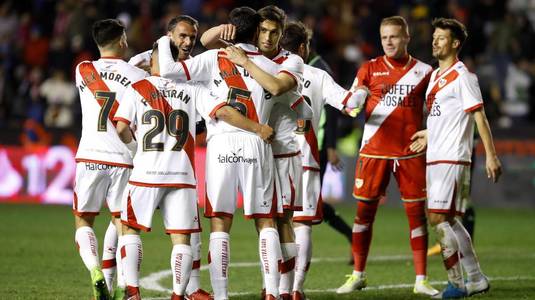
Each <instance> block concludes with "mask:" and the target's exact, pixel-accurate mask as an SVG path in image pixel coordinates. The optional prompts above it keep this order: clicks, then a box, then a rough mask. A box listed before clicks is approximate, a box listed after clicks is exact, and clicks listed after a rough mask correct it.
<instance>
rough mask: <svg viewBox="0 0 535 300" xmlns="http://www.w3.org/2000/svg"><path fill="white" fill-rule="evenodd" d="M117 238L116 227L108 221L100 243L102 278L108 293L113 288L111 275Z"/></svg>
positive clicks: (112, 275) (114, 262)
mask: <svg viewBox="0 0 535 300" xmlns="http://www.w3.org/2000/svg"><path fill="white" fill-rule="evenodd" d="M117 240H118V239H117V229H116V228H115V225H114V224H113V222H110V224H109V225H108V229H107V230H106V234H105V235H104V244H103V245H102V273H103V274H104V279H105V280H106V285H107V286H108V290H109V291H110V293H111V291H112V289H113V277H114V276H115V270H116V268H117V267H116V266H117V263H116V261H115V255H116V253H117Z"/></svg>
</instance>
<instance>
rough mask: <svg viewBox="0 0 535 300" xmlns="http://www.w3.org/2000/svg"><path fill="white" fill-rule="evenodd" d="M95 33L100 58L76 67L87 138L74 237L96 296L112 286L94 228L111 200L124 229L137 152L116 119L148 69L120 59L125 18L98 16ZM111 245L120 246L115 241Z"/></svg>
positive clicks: (79, 167) (81, 149)
mask: <svg viewBox="0 0 535 300" xmlns="http://www.w3.org/2000/svg"><path fill="white" fill-rule="evenodd" d="M92 35H93V39H94V41H95V43H96V44H97V46H98V49H99V52H100V59H99V60H96V61H92V62H89V61H84V62H81V63H80V64H79V65H78V66H77V67H76V86H77V88H78V90H79V92H80V100H81V106H82V137H81V139H80V144H79V146H78V151H77V152H76V162H77V164H76V178H75V185H74V203H73V212H74V215H75V226H76V234H75V240H76V244H77V246H78V249H79V252H80V256H81V258H82V260H83V262H84V264H85V266H86V267H87V269H88V270H89V271H90V272H91V280H92V284H93V294H94V296H95V298H96V299H108V298H109V290H108V288H110V289H111V286H109V287H107V284H106V282H105V281H106V280H105V278H104V274H103V273H102V269H101V267H100V265H99V258H98V244H97V238H96V236H95V233H94V231H93V228H92V227H93V222H94V220H95V216H96V215H98V214H99V211H100V208H101V207H102V203H103V201H104V200H106V202H107V204H108V208H109V209H110V212H111V214H112V216H113V222H114V224H115V226H117V227H118V229H117V231H119V232H120V226H121V225H120V219H119V216H120V204H121V197H122V193H123V190H124V188H125V186H126V183H127V181H128V178H129V176H130V169H131V168H132V155H131V153H130V152H129V150H128V147H127V146H131V145H127V146H125V145H124V144H123V143H122V142H121V141H120V140H119V136H118V135H117V131H116V129H115V122H112V119H113V117H114V115H115V112H116V111H117V107H118V105H119V102H120V101H121V100H122V99H123V93H124V91H125V90H126V88H127V87H128V86H130V84H131V83H133V82H136V81H138V80H139V79H142V78H144V77H145V76H146V72H144V71H143V70H141V69H138V68H136V67H134V66H132V65H129V64H127V63H126V62H125V61H123V60H122V59H121V57H123V56H124V54H125V51H126V49H127V47H128V43H127V40H126V34H125V27H124V25H123V24H122V23H121V22H120V21H117V20H113V19H106V20H100V21H97V22H95V23H94V24H93V27H92ZM111 246H112V247H116V245H115V244H113V245H111ZM112 258H113V256H112ZM104 264H105V263H104ZM110 283H111V282H110Z"/></svg>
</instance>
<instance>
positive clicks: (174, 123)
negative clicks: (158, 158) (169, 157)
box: [141, 109, 189, 151]
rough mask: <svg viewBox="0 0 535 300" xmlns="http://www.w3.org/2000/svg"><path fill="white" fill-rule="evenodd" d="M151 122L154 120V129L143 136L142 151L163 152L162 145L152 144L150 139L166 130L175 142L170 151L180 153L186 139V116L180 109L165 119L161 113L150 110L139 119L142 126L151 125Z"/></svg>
mask: <svg viewBox="0 0 535 300" xmlns="http://www.w3.org/2000/svg"><path fill="white" fill-rule="evenodd" d="M152 120H155V123H154V127H152V128H151V129H150V130H149V131H147V133H145V135H144V136H143V151H164V143H162V142H153V141H152V139H154V137H155V136H157V135H158V134H160V133H161V132H162V131H163V130H164V129H165V128H167V133H169V135H170V136H172V137H175V138H176V140H177V141H176V143H175V145H174V146H173V148H172V149H171V151H181V150H182V148H183V147H184V144H185V143H186V140H187V139H188V133H189V117H188V114H187V113H186V112H185V111H183V110H181V109H176V110H172V111H171V112H170V113H169V115H168V116H167V118H166V117H165V116H164V114H163V113H162V112H161V111H159V110H155V109H151V110H149V111H146V112H145V113H144V114H143V116H142V118H141V122H142V123H143V124H152Z"/></svg>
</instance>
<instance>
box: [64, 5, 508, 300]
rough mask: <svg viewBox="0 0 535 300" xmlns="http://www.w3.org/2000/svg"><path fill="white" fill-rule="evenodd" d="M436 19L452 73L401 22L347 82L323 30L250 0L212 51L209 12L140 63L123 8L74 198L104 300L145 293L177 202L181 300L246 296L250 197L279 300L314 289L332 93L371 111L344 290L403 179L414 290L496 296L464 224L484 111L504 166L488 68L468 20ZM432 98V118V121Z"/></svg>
mask: <svg viewBox="0 0 535 300" xmlns="http://www.w3.org/2000/svg"><path fill="white" fill-rule="evenodd" d="M433 26H434V27H435V33H434V35H433V55H434V56H435V57H436V58H437V59H438V60H439V68H438V69H437V70H436V71H435V72H432V69H431V67H430V66H429V65H427V64H425V63H423V62H420V61H418V60H417V59H415V58H413V57H411V56H410V55H409V54H408V53H407V44H408V42H409V33H408V27H407V24H406V22H405V20H404V19H403V18H401V17H399V16H395V17H390V18H386V19H383V21H382V23H381V27H380V34H381V41H382V45H383V50H384V51H385V55H384V56H381V57H378V58H376V59H373V60H371V61H369V62H366V63H365V64H364V65H363V66H362V67H361V68H360V70H359V71H358V74H357V77H356V79H355V82H354V84H353V86H352V87H351V90H346V89H344V88H342V87H340V86H339V85H338V84H337V83H336V82H335V81H334V80H333V79H332V77H331V76H330V75H329V74H328V73H327V72H325V71H323V70H320V69H317V68H314V67H311V66H309V65H306V64H305V63H304V61H307V57H308V55H309V46H310V38H311V36H310V33H309V30H308V29H307V28H306V27H305V26H304V25H303V24H302V23H301V22H287V21H286V15H285V13H284V11H282V10H281V9H280V8H278V7H276V6H266V7H264V8H262V9H260V10H258V11H255V10H253V9H251V8H249V7H239V8H235V9H233V10H232V11H231V12H230V14H229V21H228V24H222V25H220V26H216V27H213V28H211V29H209V30H207V31H206V32H204V33H203V35H202V37H201V42H202V44H203V45H204V46H205V47H206V48H208V49H212V50H207V51H205V52H203V53H201V54H199V55H196V56H195V57H192V56H191V52H192V49H193V47H194V45H195V42H196V39H197V34H198V27H199V26H198V23H197V21H196V20H195V19H193V18H191V17H189V16H185V15H182V16H178V17H175V18H173V19H172V20H171V21H170V22H169V24H168V28H167V29H168V32H167V34H166V35H164V36H162V37H161V38H159V39H158V40H157V41H156V42H155V43H154V45H153V48H152V50H149V51H146V52H143V53H141V54H138V55H136V56H134V57H132V58H131V59H130V61H129V62H128V63H127V62H125V61H124V60H122V58H123V57H124V55H125V53H126V49H127V47H128V44H127V39H126V34H125V27H124V26H123V25H122V24H121V22H120V21H118V20H114V19H106V20H100V21H97V22H96V23H95V24H94V25H93V29H92V31H93V32H92V33H93V38H94V40H95V42H96V44H97V45H98V48H99V51H100V59H98V60H96V61H84V62H82V63H80V64H79V65H78V66H77V68H76V85H77V88H78V90H79V93H80V100H81V107H82V114H83V119H82V137H81V140H80V144H79V148H78V151H77V154H76V162H77V167H76V178H75V187H74V203H73V212H74V215H75V224H76V233H75V240H76V244H77V246H78V248H79V253H80V256H81V258H82V260H83V262H84V264H85V266H86V267H87V269H88V270H89V271H90V274H91V280H92V286H93V293H94V296H95V298H96V299H131V300H135V299H141V295H140V289H139V274H140V266H141V261H142V257H143V247H142V242H141V238H140V231H150V230H151V224H152V216H153V214H154V212H155V210H156V208H159V209H160V211H161V215H162V217H163V221H164V226H165V230H166V233H167V234H169V236H170V237H171V241H172V245H173V247H172V251H171V258H170V266H171V270H172V281H173V294H172V296H171V299H217V300H219V299H228V280H229V272H228V271H229V263H230V257H231V255H230V236H229V234H230V230H231V226H232V220H233V216H234V212H235V210H236V207H237V198H238V197H237V196H238V195H237V193H238V191H239V192H241V193H242V195H243V210H244V216H245V218H248V219H254V224H255V227H256V230H257V232H258V252H259V258H260V266H261V271H262V278H263V289H262V298H263V299H296V300H297V299H305V296H304V292H303V284H304V281H305V277H306V274H307V271H308V268H309V266H310V261H311V257H312V242H311V229H312V225H314V224H319V223H321V221H322V199H321V193H320V191H321V185H320V155H319V150H318V137H317V133H318V127H319V123H320V116H321V113H322V109H323V106H324V105H326V104H328V105H330V106H332V107H334V108H336V109H338V110H340V111H341V112H342V113H344V114H347V115H350V116H353V117H354V116H356V114H357V113H358V112H359V111H360V110H363V113H365V119H366V124H365V127H364V138H363V143H362V148H361V152H360V158H359V161H358V162H357V171H356V175H355V186H354V196H355V197H356V198H357V199H358V200H359V201H358V207H357V216H356V218H355V224H354V226H353V257H354V260H355V270H354V272H353V274H351V275H349V276H348V280H347V281H346V283H345V284H344V285H343V286H342V287H340V288H339V289H338V290H337V292H338V293H349V292H352V291H354V290H356V289H362V288H364V287H365V286H366V285H367V279H366V276H365V273H364V266H365V262H366V258H367V254H368V249H369V245H370V242H371V232H372V225H373V219H374V216H375V212H376V210H377V204H378V199H379V198H380V197H381V196H382V195H384V192H385V187H386V185H387V183H388V179H389V176H390V173H393V174H394V175H395V178H396V179H397V181H398V184H399V186H400V191H401V195H402V200H403V202H404V205H405V209H406V212H407V216H408V218H409V225H410V240H411V246H412V250H413V254H414V255H413V256H414V265H415V269H416V275H417V276H416V282H415V286H414V292H415V293H419V294H427V295H431V296H435V297H436V296H438V297H449V296H450V295H453V296H455V297H457V296H459V295H461V296H466V295H469V294H474V293H478V292H483V291H486V290H488V287H489V284H488V280H487V278H486V277H485V276H484V275H483V274H482V273H481V270H480V268H479V264H478V263H477V258H476V256H475V253H474V252H473V247H472V246H471V242H470V238H469V236H468V239H466V238H465V237H464V236H462V234H463V233H462V231H463V230H464V228H463V227H462V224H460V223H459V222H457V221H456V220H455V218H454V216H455V213H456V212H461V213H462V208H463V207H462V203H460V201H459V200H458V199H460V198H459V196H458V195H459V194H460V191H459V190H458V189H457V186H460V183H461V181H462V179H463V178H465V177H464V176H467V174H466V173H467V172H468V171H469V168H468V171H467V165H469V163H470V151H471V149H472V148H471V143H472V136H471V135H472V131H473V123H474V119H475V122H476V123H477V125H478V129H479V132H480V134H481V136H482V140H483V143H484V145H485V149H486V150H487V169H488V171H489V174H490V175H492V177H493V179H497V178H498V176H499V174H500V163H499V160H498V159H497V158H496V155H495V152H494V147H493V145H492V138H491V135H490V130H489V129H488V123H487V121H486V117H485V114H484V110H483V108H482V99H481V94H480V92H479V87H478V85H477V79H475V77H474V76H473V75H472V74H471V73H469V72H468V71H467V70H466V67H464V65H463V64H462V62H460V61H458V60H456V57H457V53H458V51H459V50H460V48H461V46H462V43H463V42H464V40H465V39H466V36H465V35H462V33H464V34H466V30H465V29H464V26H463V25H462V24H460V23H458V22H457V21H455V20H452V19H439V20H437V21H435V22H434V23H433ZM458 28H461V31H460V32H461V35H459V30H457V29H458ZM463 37H464V38H463ZM435 48H436V49H435ZM435 52H436V53H435ZM435 54H436V55H435ZM452 59H454V60H452ZM147 72H148V73H147ZM396 99H397V100H396ZM426 103H427V107H428V111H429V116H428V119H427V124H428V126H427V130H422V129H423V118H424V106H425V104H426ZM202 122H204V123H205V126H206V133H207V136H206V141H207V151H206V171H205V174H206V180H205V182H204V183H199V184H205V190H206V194H205V195H202V198H204V199H202V200H204V216H205V217H207V218H209V219H210V238H209V245H208V249H209V252H208V264H209V266H208V268H209V271H210V282H211V288H212V291H213V294H209V293H207V292H206V291H204V290H202V289H201V287H200V261H201V260H200V253H201V251H200V245H201V238H200V232H201V226H200V216H199V209H198V196H197V190H196V186H197V180H196V175H195V151H194V147H195V137H196V135H197V134H199V133H200V132H199V130H198V127H201V126H199V124H200V123H202ZM426 147H427V149H428V150H427V176H426V156H425V152H424V150H425V148H426ZM426 177H427V183H426ZM426 186H427V193H426ZM426 199H427V200H428V202H427V203H428V211H429V220H430V223H431V225H433V226H434V227H435V228H436V230H437V231H438V232H439V237H440V243H441V246H442V252H443V257H444V262H445V266H446V268H447V270H448V277H449V279H450V284H449V285H448V287H447V288H446V289H445V290H444V292H443V293H439V292H438V291H437V290H435V289H434V288H432V287H431V286H430V285H429V283H428V282H427V278H426V256H425V253H426V251H427V229H426V228H427V221H426V220H427V218H426V215H425V203H426V202H425V201H426ZM104 201H106V202H107V205H108V207H109V209H110V212H111V214H112V222H110V225H109V227H108V230H107V231H106V235H105V238H104V247H103V248H104V251H103V255H102V263H101V262H100V259H99V255H98V243H97V238H96V236H95V233H94V231H93V229H92V227H93V222H94V219H95V215H97V214H98V213H99V211H100V209H101V206H102V204H103V202H104ZM459 253H462V256H460V254H459ZM460 257H462V259H461V260H460V259H459V258H460ZM465 261H467V262H466V263H465ZM461 265H462V266H463V267H464V268H465V269H466V271H467V274H468V280H467V282H466V284H465V282H464V280H463V273H462V269H461V267H460V266H461ZM115 273H116V275H117V283H116V287H115V288H113V286H114V283H113V281H114V277H115ZM452 291H453V292H452ZM452 293H453V294H452Z"/></svg>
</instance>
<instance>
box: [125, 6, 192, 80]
mask: <svg viewBox="0 0 535 300" xmlns="http://www.w3.org/2000/svg"><path fill="white" fill-rule="evenodd" d="M198 30H199V22H197V20H195V19H194V18H192V17H190V16H188V15H180V16H177V17H174V18H172V19H171V20H170V21H169V23H168V24H167V35H168V36H169V37H170V38H171V40H172V41H173V43H174V44H175V46H177V47H178V60H185V59H188V58H190V57H191V51H193V48H194V47H195V42H196V41H197V32H198ZM151 52H152V50H147V51H145V52H141V53H139V54H137V55H134V56H132V58H130V60H129V61H128V63H129V64H131V65H135V66H136V67H139V68H142V69H144V70H148V71H150V57H151Z"/></svg>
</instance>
